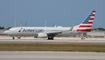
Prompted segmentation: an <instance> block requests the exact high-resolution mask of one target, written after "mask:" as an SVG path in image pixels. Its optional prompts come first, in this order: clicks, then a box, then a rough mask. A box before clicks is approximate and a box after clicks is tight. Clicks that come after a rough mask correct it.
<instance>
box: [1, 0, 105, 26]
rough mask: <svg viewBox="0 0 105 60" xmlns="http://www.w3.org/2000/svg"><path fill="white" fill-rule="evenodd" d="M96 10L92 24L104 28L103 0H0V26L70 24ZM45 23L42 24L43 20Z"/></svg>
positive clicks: (76, 23)
mask: <svg viewBox="0 0 105 60" xmlns="http://www.w3.org/2000/svg"><path fill="white" fill-rule="evenodd" d="M92 10H96V16H95V20H94V23H93V27H103V28H105V0H0V26H4V27H14V26H15V25H16V26H20V22H21V21H22V26H25V25H27V26H45V25H46V26H53V25H57V26H64V27H68V26H72V25H78V24H80V23H81V22H82V21H83V20H84V19H85V18H86V17H87V15H88V14H89V13H90V12H91V11H92ZM45 23H46V24H45Z"/></svg>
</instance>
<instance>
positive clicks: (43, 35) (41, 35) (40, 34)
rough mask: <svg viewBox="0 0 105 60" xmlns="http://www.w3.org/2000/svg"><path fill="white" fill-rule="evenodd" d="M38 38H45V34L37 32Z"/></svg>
mask: <svg viewBox="0 0 105 60" xmlns="http://www.w3.org/2000/svg"><path fill="white" fill-rule="evenodd" d="M37 37H38V38H47V34H46V33H39V34H38V36H37Z"/></svg>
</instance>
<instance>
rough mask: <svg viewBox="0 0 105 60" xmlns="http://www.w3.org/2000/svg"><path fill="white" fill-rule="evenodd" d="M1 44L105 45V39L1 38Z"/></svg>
mask: <svg viewBox="0 0 105 60" xmlns="http://www.w3.org/2000/svg"><path fill="white" fill-rule="evenodd" d="M0 43H19V44H21V43H27V44H29V43H37V44H46V43H47V44H48V43H49V44H56V43H57V44H58V43H59V44H61V43H62V44H65V43H85V44H105V38H85V40H81V38H70V37H55V39H54V40H47V38H33V37H22V38H21V39H15V40H13V39H12V38H11V37H8V36H7V37H6V36H1V37H0Z"/></svg>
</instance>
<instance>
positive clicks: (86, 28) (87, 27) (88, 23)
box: [77, 10, 96, 33]
mask: <svg viewBox="0 0 105 60" xmlns="http://www.w3.org/2000/svg"><path fill="white" fill-rule="evenodd" d="M95 14H96V10H94V11H92V12H91V13H90V14H89V15H88V17H86V19H85V20H84V21H83V22H82V23H81V24H80V25H79V27H78V28H77V32H84V33H85V32H90V31H91V29H92V25H93V21H94V17H95Z"/></svg>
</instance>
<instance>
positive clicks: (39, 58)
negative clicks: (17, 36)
mask: <svg viewBox="0 0 105 60" xmlns="http://www.w3.org/2000/svg"><path fill="white" fill-rule="evenodd" d="M58 59H59V60H105V53H96V52H51V51H48V52H46V51H22V52H20V51H1V52H0V60H58Z"/></svg>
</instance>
